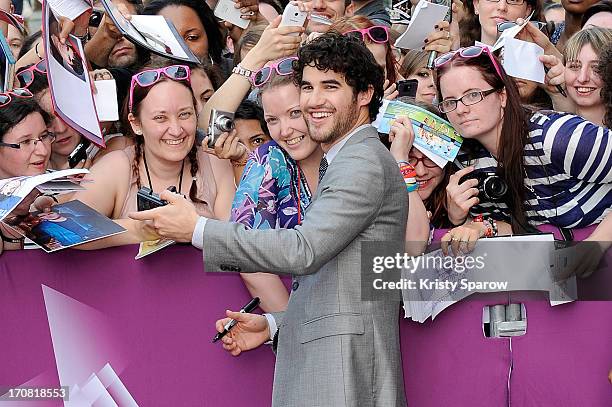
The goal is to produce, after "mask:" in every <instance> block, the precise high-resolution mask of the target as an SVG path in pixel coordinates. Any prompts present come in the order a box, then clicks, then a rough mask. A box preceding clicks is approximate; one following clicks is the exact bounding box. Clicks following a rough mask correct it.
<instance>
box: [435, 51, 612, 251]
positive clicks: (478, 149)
mask: <svg viewBox="0 0 612 407" xmlns="http://www.w3.org/2000/svg"><path fill="white" fill-rule="evenodd" d="M436 73H437V75H436V86H437V89H438V98H439V100H440V103H439V108H440V111H441V112H443V113H445V114H446V115H447V117H448V120H449V121H450V122H451V124H452V125H453V126H454V128H455V130H457V131H458V132H459V133H460V134H461V135H462V136H463V137H464V138H465V139H466V142H464V149H467V151H466V154H465V155H462V156H461V157H460V161H461V162H462V163H463V164H464V165H469V167H467V168H465V169H462V170H460V171H458V172H457V173H456V174H455V175H453V176H452V177H451V178H450V181H449V186H448V187H447V192H448V196H449V198H448V200H449V202H448V212H449V219H450V221H451V222H452V223H453V224H454V225H461V224H464V226H460V227H458V228H456V229H453V230H452V231H450V232H449V233H448V234H447V235H446V236H445V237H444V239H443V240H445V241H446V242H449V241H450V242H452V246H453V252H454V253H456V250H457V249H459V248H462V249H466V248H468V247H469V246H470V245H472V244H473V243H474V241H475V240H477V239H478V238H480V237H483V236H494V235H496V234H497V233H501V232H505V233H508V232H510V230H508V228H506V227H502V226H501V225H497V221H504V222H506V223H508V224H509V225H511V228H512V229H511V230H512V231H514V232H515V233H521V232H524V231H528V230H531V229H532V228H533V227H535V226H537V225H540V224H551V225H553V226H556V227H559V228H582V227H586V226H589V225H594V224H598V223H600V222H601V221H602V220H603V219H604V218H605V216H606V215H607V214H608V213H609V212H610V208H611V207H612V184H611V183H612V153H611V152H612V134H611V132H610V130H609V129H607V128H604V127H600V126H597V125H595V124H593V123H591V122H588V121H586V120H584V119H583V118H582V117H579V116H576V115H573V114H569V113H557V112H552V113H530V112H528V111H526V110H525V109H524V108H523V107H522V106H521V103H520V97H519V95H518V91H517V89H516V86H515V85H514V82H513V81H512V80H511V79H510V78H509V77H508V76H507V75H506V73H505V71H504V70H503V68H502V67H501V65H500V64H499V62H498V60H497V58H496V57H494V56H493V55H492V54H491V53H490V52H489V51H488V49H486V48H481V47H469V48H462V49H460V50H458V51H455V52H452V53H448V54H445V55H443V56H441V57H438V59H436ZM484 172H493V173H495V175H497V176H499V177H501V179H502V180H503V181H504V182H505V184H506V185H507V192H506V193H503V189H501V190H500V192H501V193H500V194H499V196H496V197H495V199H494V198H491V196H490V195H489V198H485V196H484V195H483V194H482V193H479V189H478V188H477V186H478V185H479V181H478V180H476V179H467V180H466V179H465V178H463V179H462V177H463V176H465V175H468V174H469V176H470V177H474V176H475V175H477V174H480V175H483V173H484ZM469 215H472V216H473V217H474V218H473V219H472V220H470V219H468V217H469ZM502 229H505V230H502ZM596 233H597V234H595V233H594V235H595V236H592V238H596V237H602V236H601V234H602V233H603V234H605V233H607V231H603V230H602V231H599V232H596ZM604 240H610V239H609V238H608V239H604Z"/></svg>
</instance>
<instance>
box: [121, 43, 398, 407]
mask: <svg viewBox="0 0 612 407" xmlns="http://www.w3.org/2000/svg"><path fill="white" fill-rule="evenodd" d="M298 58H299V59H298V61H297V62H296V64H295V66H294V68H295V76H296V82H297V83H298V84H299V85H300V89H301V97H300V104H301V108H302V112H303V114H304V116H305V119H306V122H307V124H308V128H309V132H310V136H311V137H312V139H313V140H315V141H318V142H320V143H321V145H322V148H323V150H324V152H325V158H324V159H323V161H322V163H321V173H322V175H323V174H324V175H323V177H322V179H321V182H320V183H319V186H318V188H317V191H316V198H315V199H314V201H313V203H312V204H311V205H310V206H309V209H308V211H307V213H306V215H305V219H304V222H303V224H302V225H300V226H296V227H295V229H272V230H247V229H245V228H244V226H242V225H241V224H232V223H227V222H221V221H216V220H212V219H204V218H198V216H197V215H196V214H195V211H194V210H193V209H192V205H191V204H190V203H189V202H187V200H185V199H182V197H179V196H178V195H176V194H172V193H168V192H167V191H165V192H164V193H163V195H162V197H163V198H164V199H167V200H168V201H169V203H170V204H169V205H167V206H165V207H161V208H157V209H154V210H152V211H148V212H141V213H138V214H131V215H130V216H132V217H134V218H136V219H140V220H144V219H147V220H152V221H153V223H154V225H155V228H156V230H157V232H158V233H159V234H160V235H162V236H167V237H169V238H171V239H174V240H178V241H192V243H193V244H194V245H195V246H197V247H200V248H202V249H203V252H204V265H205V269H206V270H207V271H213V272H219V271H222V272H223V271H225V272H227V271H229V272H243V273H244V272H261V271H265V272H269V273H275V274H281V273H290V274H293V275H294V276H295V278H294V281H293V285H292V293H291V296H290V299H289V304H288V306H287V310H286V311H285V312H284V313H279V314H274V315H266V316H262V315H256V314H239V313H231V312H230V313H228V316H229V317H233V318H235V319H236V320H237V321H238V324H237V325H236V326H235V327H234V328H233V329H232V330H231V331H230V334H228V335H226V336H225V337H224V338H223V342H224V345H223V346H224V348H225V349H226V350H228V351H230V352H231V353H232V354H233V355H238V354H240V352H242V351H245V350H249V349H253V348H255V347H257V346H259V345H261V344H262V343H264V342H265V341H267V340H270V339H271V337H274V336H276V338H275V339H277V343H278V346H277V359H276V372H275V377H274V390H273V405H274V406H292V407H293V406H334V407H336V406H360V407H361V406H385V407H388V406H405V404H406V401H405V396H404V383H403V377H402V369H401V366H402V365H401V355H400V349H399V337H398V318H399V303H398V302H393V301H378V302H375V301H363V300H362V296H361V277H362V276H361V243H362V242H365V241H403V240H404V238H405V228H406V219H407V214H408V194H407V192H406V187H405V184H404V181H403V178H402V176H401V174H400V172H399V170H398V166H397V163H396V162H395V161H394V159H393V158H392V156H391V154H390V153H389V151H387V150H386V149H385V147H384V146H383V144H382V143H381V142H380V140H379V139H378V133H377V132H376V129H375V128H374V127H372V126H371V125H370V121H371V120H373V119H374V118H375V117H376V114H377V113H378V109H379V107H380V105H381V99H382V96H383V81H384V79H383V72H382V69H381V68H380V66H378V65H377V64H376V61H375V60H374V57H373V56H372V54H371V53H370V52H369V51H368V50H367V49H366V48H365V46H364V45H363V43H361V42H360V41H358V40H355V39H354V38H349V37H345V36H342V35H339V34H335V33H328V34H324V35H323V36H321V37H318V38H317V39H315V40H314V41H312V42H310V43H308V44H307V45H305V46H304V47H302V48H301V49H300V51H299V53H298ZM227 320H228V319H225V320H221V321H219V322H218V323H217V329H219V330H222V325H223V324H224V323H225V322H227ZM275 334H276V335H275ZM275 342H276V340H275Z"/></svg>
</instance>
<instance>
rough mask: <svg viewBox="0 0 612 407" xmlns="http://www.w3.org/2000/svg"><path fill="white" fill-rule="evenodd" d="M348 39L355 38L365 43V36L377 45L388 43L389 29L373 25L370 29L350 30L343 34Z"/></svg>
mask: <svg viewBox="0 0 612 407" xmlns="http://www.w3.org/2000/svg"><path fill="white" fill-rule="evenodd" d="M344 35H347V36H349V37H355V38H357V39H358V40H361V41H363V42H366V36H367V37H368V38H369V39H370V40H371V41H372V42H375V43H377V44H384V43H386V42H388V41H389V29H388V28H387V27H385V26H382V25H375V26H373V27H370V28H362V29H360V30H350V31H347V32H345V33H344Z"/></svg>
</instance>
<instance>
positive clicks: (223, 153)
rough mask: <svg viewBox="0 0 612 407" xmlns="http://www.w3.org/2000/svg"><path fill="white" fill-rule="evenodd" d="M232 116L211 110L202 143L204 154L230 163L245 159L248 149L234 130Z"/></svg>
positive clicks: (231, 114)
mask: <svg viewBox="0 0 612 407" xmlns="http://www.w3.org/2000/svg"><path fill="white" fill-rule="evenodd" d="M234 128H235V125H234V114H233V113H230V112H224V111H222V110H216V109H213V110H212V111H211V113H210V120H209V123H208V134H207V136H206V137H205V138H204V140H203V141H202V144H203V145H204V147H206V152H207V153H209V154H214V155H215V156H217V157H218V158H221V159H227V160H231V161H243V160H245V159H246V156H247V154H248V152H249V151H248V149H247V148H246V146H245V145H244V144H242V143H241V142H240V139H239V138H238V136H237V135H236V131H235V130H234Z"/></svg>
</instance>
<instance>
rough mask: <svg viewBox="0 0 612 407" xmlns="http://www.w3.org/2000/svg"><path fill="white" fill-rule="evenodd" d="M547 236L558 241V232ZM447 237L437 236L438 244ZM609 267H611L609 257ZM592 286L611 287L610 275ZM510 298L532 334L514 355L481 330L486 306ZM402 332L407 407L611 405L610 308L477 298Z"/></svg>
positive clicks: (529, 295) (533, 296)
mask: <svg viewBox="0 0 612 407" xmlns="http://www.w3.org/2000/svg"><path fill="white" fill-rule="evenodd" d="M542 229H543V231H545V232H554V233H555V236H556V237H557V238H560V236H559V233H558V229H556V228H549V227H543V228H542ZM592 230H593V228H589V229H587V230H579V231H575V239H576V240H583V239H584V238H585V237H587V236H589V235H590V233H591V232H592ZM443 234H444V231H436V236H437V238H440V237H441V236H442V235H443ZM607 262H608V264H612V253H610V251H609V252H608V256H607ZM589 280H590V281H591V282H595V284H594V285H597V284H600V285H604V286H605V287H608V290H609V287H612V281H610V275H607V276H605V275H598V276H592V277H591V278H590V279H589ZM592 285H593V284H592ZM579 292H580V286H579ZM608 292H609V291H608ZM509 299H510V300H511V302H512V303H518V302H523V303H524V304H525V308H526V311H527V333H526V334H525V335H524V336H520V337H515V338H513V339H512V350H511V349H510V341H509V340H508V339H504V338H501V339H497V338H493V339H490V338H485V337H484V335H483V331H482V309H483V307H484V306H485V305H493V304H506V303H508V300H509ZM400 332H401V344H402V358H403V364H404V381H405V385H406V395H407V398H408V401H409V405H410V403H413V404H412V405H414V406H418V407H438V406H450V405H456V406H468V405H469V406H471V407H480V406H482V407H489V406H506V405H512V406H520V407H548V406H551V407H552V406H554V407H565V406H567V407H570V406H571V407H575V406H589V407H605V406H611V405H612V386H611V385H610V383H608V380H607V376H608V371H609V370H610V369H611V368H612V302H605V301H599V302H598V301H589V302H575V303H570V304H564V305H559V306H556V307H551V306H550V304H549V303H548V301H547V300H546V299H544V298H543V294H541V293H533V292H514V293H511V294H510V295H508V294H506V295H504V294H487V295H483V294H476V295H472V296H471V297H469V298H468V299H467V300H464V301H462V302H460V303H457V304H454V305H452V306H451V307H450V308H448V309H446V310H445V311H443V312H442V313H441V314H440V315H439V316H438V317H436V319H435V320H434V321H431V320H428V321H427V322H426V323H424V324H418V323H416V322H413V321H409V320H404V321H402V322H400ZM511 366H512V367H513V369H512V374H511V376H510V379H509V372H510V367H511Z"/></svg>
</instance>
